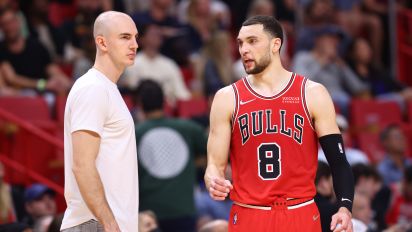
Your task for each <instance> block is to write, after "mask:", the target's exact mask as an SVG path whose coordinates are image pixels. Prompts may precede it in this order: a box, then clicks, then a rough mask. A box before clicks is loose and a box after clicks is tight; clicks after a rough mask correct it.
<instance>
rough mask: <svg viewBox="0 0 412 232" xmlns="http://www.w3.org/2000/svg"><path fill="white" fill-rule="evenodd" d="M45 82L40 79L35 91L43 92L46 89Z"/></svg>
mask: <svg viewBox="0 0 412 232" xmlns="http://www.w3.org/2000/svg"><path fill="white" fill-rule="evenodd" d="M46 84H47V81H46V80H45V79H40V80H38V81H37V85H36V87H37V90H39V91H44V90H45V89H46Z"/></svg>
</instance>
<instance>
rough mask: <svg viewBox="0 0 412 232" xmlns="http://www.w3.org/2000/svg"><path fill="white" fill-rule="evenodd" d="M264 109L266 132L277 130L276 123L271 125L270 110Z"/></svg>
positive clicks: (275, 131)
mask: <svg viewBox="0 0 412 232" xmlns="http://www.w3.org/2000/svg"><path fill="white" fill-rule="evenodd" d="M265 111H266V133H267V134H273V133H277V132H278V125H272V120H271V118H272V110H269V109H268V110H265Z"/></svg>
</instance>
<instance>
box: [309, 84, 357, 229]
mask: <svg viewBox="0 0 412 232" xmlns="http://www.w3.org/2000/svg"><path fill="white" fill-rule="evenodd" d="M306 96H307V105H308V108H309V112H310V114H311V117H312V119H313V121H314V125H315V130H316V133H317V135H318V137H319V143H320V145H321V146H322V149H323V151H324V153H325V156H326V159H327V160H328V163H329V166H330V167H331V171H332V178H333V188H334V189H335V193H336V197H337V200H338V202H337V203H338V205H339V211H338V212H337V213H336V214H335V215H333V217H332V222H331V230H333V231H334V232H335V231H336V232H338V231H346V232H352V227H353V226H352V222H351V218H352V214H351V211H352V202H353V196H354V180H353V174H352V170H351V167H350V165H349V163H348V161H347V160H346V155H345V150H344V145H343V139H342V135H341V134H340V131H339V128H338V126H337V124H336V114H335V108H334V105H333V102H332V99H331V97H330V95H329V93H328V91H327V90H326V88H325V87H324V86H323V85H321V84H318V83H315V82H312V81H308V83H307V85H306ZM337 225H340V226H337Z"/></svg>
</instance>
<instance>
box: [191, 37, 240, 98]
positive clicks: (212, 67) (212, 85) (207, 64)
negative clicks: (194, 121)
mask: <svg viewBox="0 0 412 232" xmlns="http://www.w3.org/2000/svg"><path fill="white" fill-rule="evenodd" d="M230 48H231V46H230V35H229V33H227V32H225V31H215V32H214V33H213V34H212V35H211V37H210V39H209V40H208V41H207V42H206V43H205V45H204V47H203V48H202V51H201V54H200V57H198V59H197V60H196V61H195V65H194V67H195V82H196V83H197V84H195V86H192V87H193V88H194V91H195V92H196V91H198V92H201V93H202V95H203V96H207V97H213V96H214V95H215V93H216V92H217V91H218V90H219V89H221V88H223V87H224V86H226V85H229V84H231V83H232V82H233V80H234V73H233V70H232V67H233V60H232V57H231V49H230ZM196 85H197V86H196Z"/></svg>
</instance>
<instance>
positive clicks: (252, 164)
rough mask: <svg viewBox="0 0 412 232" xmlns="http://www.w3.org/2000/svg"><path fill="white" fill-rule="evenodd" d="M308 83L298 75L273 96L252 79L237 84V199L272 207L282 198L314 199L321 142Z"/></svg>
mask: <svg viewBox="0 0 412 232" xmlns="http://www.w3.org/2000/svg"><path fill="white" fill-rule="evenodd" d="M306 81H307V78H304V77H302V76H299V75H296V74H293V75H292V77H291V78H290V80H289V83H288V84H287V86H286V87H285V88H284V89H283V90H282V91H281V92H279V93H278V94H276V95H275V96H272V97H267V96H262V95H259V94H258V93H257V92H255V91H254V90H253V88H252V87H251V85H250V84H249V83H248V80H247V79H246V78H243V79H242V80H239V81H237V82H236V83H234V84H232V87H233V90H234V92H235V99H236V105H235V110H234V113H233V116H232V137H231V145H230V146H231V154H230V162H231V166H232V178H233V183H234V189H233V190H232V192H231V199H232V200H234V201H238V202H241V203H246V204H254V205H270V204H271V203H273V201H274V199H275V198H276V197H287V198H307V197H314V196H315V193H316V189H315V184H314V182H315V176H316V169H317V160H318V159H317V152H318V143H317V135H316V132H315V130H314V127H313V125H312V122H311V119H310V115H309V112H308V109H307V107H306V102H305V91H304V89H305V84H306Z"/></svg>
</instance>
